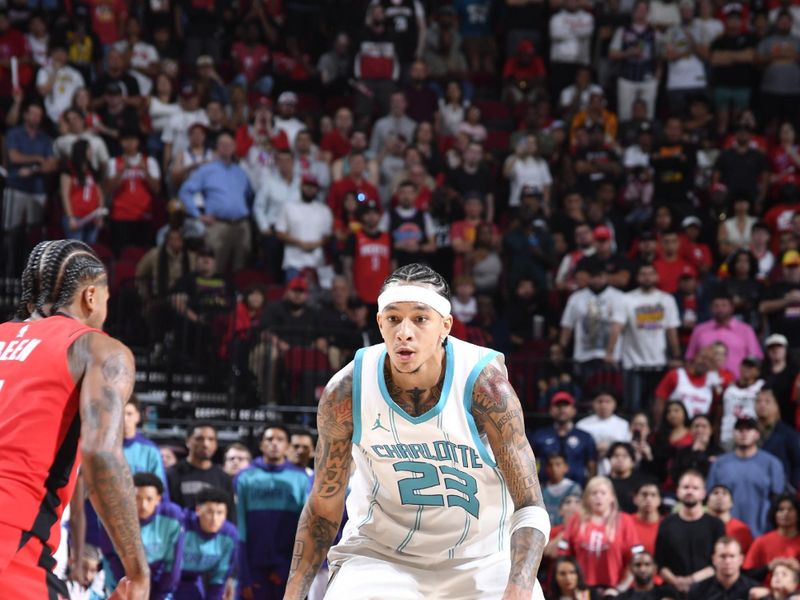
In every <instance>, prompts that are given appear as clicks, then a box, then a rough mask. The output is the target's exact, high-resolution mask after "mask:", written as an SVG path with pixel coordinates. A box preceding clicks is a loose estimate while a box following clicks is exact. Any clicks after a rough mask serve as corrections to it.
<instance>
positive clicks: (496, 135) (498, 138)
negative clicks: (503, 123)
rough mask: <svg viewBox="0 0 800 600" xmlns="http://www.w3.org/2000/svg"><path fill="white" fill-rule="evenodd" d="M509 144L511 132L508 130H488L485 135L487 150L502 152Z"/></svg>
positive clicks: (506, 150) (506, 149)
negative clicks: (487, 133)
mask: <svg viewBox="0 0 800 600" xmlns="http://www.w3.org/2000/svg"><path fill="white" fill-rule="evenodd" d="M510 145H511V134H510V133H509V132H508V131H491V130H490V131H489V135H488V136H487V137H486V149H487V150H488V151H489V152H494V153H497V154H503V153H505V152H508V149H509V146H510Z"/></svg>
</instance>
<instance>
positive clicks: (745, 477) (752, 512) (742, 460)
mask: <svg viewBox="0 0 800 600" xmlns="http://www.w3.org/2000/svg"><path fill="white" fill-rule="evenodd" d="M760 441H761V430H760V429H759V428H758V421H756V420H755V419H754V418H753V417H748V416H742V417H739V418H738V419H737V420H736V423H735V425H734V427H733V443H734V448H735V449H734V450H733V451H732V452H726V453H725V454H723V455H722V456H720V457H719V458H718V459H717V460H716V461H715V462H714V464H712V465H711V470H710V471H709V473H708V487H709V489H710V488H712V487H714V485H716V484H718V483H719V484H722V485H724V486H725V487H727V488H728V489H729V490H730V491H731V494H732V495H733V497H734V498H736V502H735V503H734V505H733V509H732V510H731V514H732V515H733V516H734V517H736V518H737V519H741V520H742V521H744V522H745V523H747V525H748V527H750V531H751V532H752V533H753V536H754V537H757V536H759V535H761V534H762V533H764V532H765V531H766V530H767V528H768V525H767V523H768V519H767V515H768V513H769V508H770V502H771V499H772V498H773V497H774V496H775V495H777V494H780V493H781V492H783V491H784V488H785V486H786V474H785V473H784V470H783V465H782V464H781V461H779V460H778V459H777V458H775V457H774V456H773V455H772V454H770V453H769V452H766V451H764V450H760V449H759V447H758V443H759V442H760Z"/></svg>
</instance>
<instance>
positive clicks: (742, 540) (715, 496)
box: [706, 483, 753, 554]
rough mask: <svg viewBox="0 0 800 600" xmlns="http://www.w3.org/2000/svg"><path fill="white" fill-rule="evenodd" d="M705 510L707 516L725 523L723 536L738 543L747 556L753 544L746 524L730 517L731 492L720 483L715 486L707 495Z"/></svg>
mask: <svg viewBox="0 0 800 600" xmlns="http://www.w3.org/2000/svg"><path fill="white" fill-rule="evenodd" d="M706 508H707V509H708V514H710V515H712V516H714V517H717V518H718V519H719V520H720V521H722V522H723V523H725V535H727V536H730V537H732V538H734V539H735V540H736V541H738V542H739V545H740V546H741V547H742V552H744V553H745V554H747V551H748V550H749V549H750V545H751V544H752V543H753V534H752V533H750V528H749V527H748V526H747V523H745V522H744V521H740V520H739V519H737V518H736V517H734V516H733V515H731V509H732V508H733V495H732V494H731V491H730V490H729V489H728V488H727V487H725V486H724V485H722V484H721V483H718V484H717V485H715V486H714V487H713V488H711V491H710V492H709V493H708V500H707V502H706Z"/></svg>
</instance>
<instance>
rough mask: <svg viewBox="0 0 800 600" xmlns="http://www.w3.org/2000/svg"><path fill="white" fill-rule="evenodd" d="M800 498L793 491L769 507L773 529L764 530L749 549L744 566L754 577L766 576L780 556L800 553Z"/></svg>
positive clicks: (799, 554)
mask: <svg viewBox="0 0 800 600" xmlns="http://www.w3.org/2000/svg"><path fill="white" fill-rule="evenodd" d="M798 515H800V500H798V499H797V498H796V497H795V496H794V495H792V494H781V495H780V496H778V497H777V498H776V499H775V501H774V502H773V503H772V507H771V508H770V509H769V523H770V525H772V527H773V529H772V531H768V532H767V533H764V534H761V535H760V536H758V537H757V538H756V539H755V540H753V545H752V546H750V549H749V550H748V551H747V556H745V559H744V565H743V568H744V569H747V570H749V571H750V575H751V577H755V578H757V579H765V578H766V577H767V575H768V574H769V568H770V564H771V563H772V561H773V560H775V559H776V558H786V557H788V558H795V557H797V556H800V525H799V524H798Z"/></svg>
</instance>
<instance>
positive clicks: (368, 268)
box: [342, 199, 392, 305]
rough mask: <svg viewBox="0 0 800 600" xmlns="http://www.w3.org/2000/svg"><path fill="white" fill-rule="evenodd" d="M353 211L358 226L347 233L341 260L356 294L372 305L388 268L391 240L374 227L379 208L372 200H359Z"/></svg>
mask: <svg viewBox="0 0 800 600" xmlns="http://www.w3.org/2000/svg"><path fill="white" fill-rule="evenodd" d="M357 214H358V217H359V219H360V220H361V230H360V231H357V232H356V233H352V234H350V237H349V238H348V240H347V244H346V246H345V249H344V253H343V254H344V256H343V258H342V263H343V266H344V273H345V277H347V279H348V281H350V282H351V284H352V287H353V289H354V290H355V292H356V295H357V296H358V297H359V298H360V299H361V300H362V301H363V302H364V303H365V304H369V305H373V304H377V303H378V293H379V292H380V289H381V286H382V285H383V282H384V280H385V279H386V278H387V277H388V276H389V274H390V272H391V269H392V261H391V257H392V240H391V238H390V237H389V234H388V233H387V232H385V231H380V229H379V228H378V225H379V224H380V220H381V210H380V206H379V204H378V202H377V201H376V200H374V199H369V200H365V201H363V202H361V203H359V207H358V210H357Z"/></svg>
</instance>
